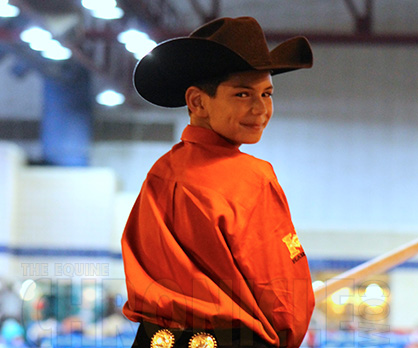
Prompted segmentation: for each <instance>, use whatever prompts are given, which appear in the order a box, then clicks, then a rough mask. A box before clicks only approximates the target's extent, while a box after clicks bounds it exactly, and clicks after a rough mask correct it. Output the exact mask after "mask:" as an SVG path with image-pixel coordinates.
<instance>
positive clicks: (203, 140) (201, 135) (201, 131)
mask: <svg viewBox="0 0 418 348" xmlns="http://www.w3.org/2000/svg"><path fill="white" fill-rule="evenodd" d="M181 140H183V141H184V142H191V143H199V144H207V145H214V146H222V147H226V148H230V149H236V150H238V147H237V146H235V145H234V144H231V143H230V142H229V141H227V140H226V139H225V138H223V137H221V136H220V135H219V134H218V133H216V132H215V131H213V130H211V129H208V128H203V127H198V126H191V125H188V126H187V127H186V128H185V129H184V131H183V134H182V136H181Z"/></svg>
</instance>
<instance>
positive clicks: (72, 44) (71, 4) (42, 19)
mask: <svg viewBox="0 0 418 348" xmlns="http://www.w3.org/2000/svg"><path fill="white" fill-rule="evenodd" d="M9 3H10V4H11V5H15V6H17V7H18V8H19V9H20V11H21V13H20V15H19V16H18V17H15V18H0V57H2V56H5V55H8V54H14V55H16V56H17V57H19V61H20V62H21V64H20V67H19V66H18V67H17V68H16V69H15V73H16V74H24V73H25V71H27V70H28V69H36V70H38V71H39V72H41V73H42V74H45V75H48V76H50V77H54V78H57V79H60V78H65V71H68V67H69V66H71V65H72V64H77V65H81V66H83V67H84V68H86V69H87V70H88V71H90V72H91V73H92V74H93V75H94V76H96V77H99V78H100V79H105V80H106V81H111V82H112V83H114V84H115V86H118V87H117V88H119V89H120V90H122V91H125V94H126V95H127V99H128V101H129V102H130V103H131V104H135V103H139V101H138V98H136V97H134V96H133V91H132V90H133V89H132V82H131V73H132V69H133V66H134V65H135V62H136V60H135V58H134V57H133V56H132V55H131V54H130V53H129V52H127V51H126V50H124V47H123V46H122V45H121V44H120V43H119V42H118V41H117V39H116V38H117V35H118V34H119V33H120V32H122V31H124V30H126V29H128V28H130V27H136V28H138V29H140V30H142V31H144V32H146V33H147V34H148V35H149V36H150V37H151V38H152V39H153V40H155V41H156V42H161V41H163V40H166V39H168V38H171V37H174V36H182V35H187V34H188V33H189V32H190V31H191V30H192V29H194V28H195V27H197V26H198V25H200V24H202V23H204V22H206V21H208V20H210V19H213V18H216V17H220V16H230V17H237V16H245V15H251V16H253V17H255V18H257V19H258V21H259V22H260V23H261V25H262V26H263V28H264V29H265V31H266V36H267V39H268V41H270V42H277V41H281V40H283V39H285V38H288V37H289V36H293V35H300V34H302V35H305V36H306V37H308V38H309V39H310V41H311V42H312V43H314V44H328V45H346V44H361V45H415V46H416V45H417V44H418V1H417V0H118V1H117V5H118V7H120V8H121V9H122V10H123V11H124V16H123V17H121V18H120V19H114V20H103V19H98V18H94V17H92V16H91V15H90V14H89V13H88V11H86V9H85V8H83V6H81V0H10V1H9ZM30 25H37V26H40V27H44V28H46V29H47V30H49V31H50V32H51V33H52V34H53V36H54V38H56V39H57V40H59V41H60V42H61V43H62V44H63V45H64V46H66V47H68V48H70V49H71V51H72V57H71V59H69V60H68V61H65V62H58V63H51V62H50V61H47V60H45V59H44V58H43V57H41V56H40V55H39V54H38V52H35V51H33V50H31V49H29V48H28V47H27V45H25V44H24V43H22V41H21V40H20V39H19V35H20V33H21V32H22V31H23V30H24V29H25V28H26V27H28V26H30Z"/></svg>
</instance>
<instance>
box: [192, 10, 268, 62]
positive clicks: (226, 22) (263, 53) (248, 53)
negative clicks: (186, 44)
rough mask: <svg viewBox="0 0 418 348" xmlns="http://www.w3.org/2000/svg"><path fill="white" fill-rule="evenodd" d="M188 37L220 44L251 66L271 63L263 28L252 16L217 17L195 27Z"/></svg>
mask: <svg viewBox="0 0 418 348" xmlns="http://www.w3.org/2000/svg"><path fill="white" fill-rule="evenodd" d="M190 37H191V38H201V39H206V40H210V41H214V42H216V43H218V44H221V45H223V46H225V47H227V48H229V49H230V50H231V51H234V52H235V53H236V54H238V55H240V56H241V57H242V58H244V59H245V60H246V61H247V62H248V63H249V64H251V65H252V66H253V67H262V66H269V65H270V64H271V58H270V52H269V49H268V46H267V41H266V38H265V36H264V33H263V30H262V28H261V27H260V25H259V24H258V22H257V21H256V20H255V19H254V18H252V17H239V18H221V19H217V20H214V21H212V22H209V23H207V24H205V25H204V26H202V27H200V28H198V29H196V30H195V31H193V32H192V33H191V34H190Z"/></svg>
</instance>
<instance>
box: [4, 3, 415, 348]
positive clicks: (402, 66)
mask: <svg viewBox="0 0 418 348" xmlns="http://www.w3.org/2000/svg"><path fill="white" fill-rule="evenodd" d="M246 15H250V16H253V17H255V18H256V19H257V20H258V21H259V22H260V24H261V25H262V27H263V28H264V30H265V32H266V37H267V39H268V42H269V44H271V45H272V46H273V45H276V44H277V43H279V42H281V41H283V40H285V39H287V38H289V37H291V36H295V35H304V36H306V37H307V38H308V39H309V40H310V41H311V43H312V48H313V51H314V67H313V68H312V69H310V70H300V71H297V72H293V73H291V74H284V75H279V76H277V77H275V78H274V82H275V94H274V102H275V115H274V117H273V119H272V120H271V123H270V125H269V127H268V128H267V130H266V132H265V134H264V136H263V138H262V140H261V141H260V143H258V144H256V145H253V146H242V148H241V149H242V151H244V152H248V153H250V154H253V155H255V156H257V157H260V158H262V159H265V160H267V161H269V162H271V163H272V165H273V166H274V169H275V171H276V174H277V176H278V179H279V182H280V183H281V185H282V187H283V188H284V190H285V192H286V194H287V198H288V201H289V205H290V209H291V212H292V216H293V221H294V224H295V226H296V230H297V231H298V234H299V238H300V240H301V242H302V244H303V246H304V249H305V252H306V254H307V256H308V260H309V263H310V268H311V271H312V277H313V281H314V285H315V286H316V285H318V284H322V282H325V281H327V280H328V279H330V278H332V277H334V276H336V275H338V274H340V273H341V272H343V271H345V270H347V269H350V268H352V267H355V266H357V265H359V264H361V263H362V262H365V261H367V260H370V259H372V258H374V257H376V256H379V255H381V254H383V253H386V252H389V251H391V250H392V249H394V248H397V247H398V246H401V245H403V244H404V243H408V242H409V241H411V240H413V239H415V238H417V236H418V1H416V0H375V1H373V0H257V1H255V0H252V1H250V0H205V1H203V0H175V1H174V0H117V1H116V0H113V1H110V0H100V1H93V0H83V1H80V0H59V1H58V0H14V1H13V0H9V1H8V0H0V264H1V267H0V325H1V326H0V347H25V346H29V347H32V346H43V347H64V346H65V347H77V346H84V347H89V346H92V347H93V346H108V347H113V346H114V347H124V346H126V347H129V346H130V345H131V343H132V339H133V336H134V334H135V332H136V327H137V326H136V324H134V323H130V322H128V321H127V320H126V319H124V317H123V316H122V315H121V308H122V306H123V304H124V302H125V300H126V292H125V283H124V273H123V264H122V260H121V250H120V238H121V234H122V231H123V227H124V224H125V222H126V219H127V216H128V214H129V212H130V209H131V207H132V205H133V202H134V201H135V199H136V196H137V194H138V192H139V190H140V188H141V184H142V181H143V180H144V178H145V176H146V173H147V172H148V170H149V169H150V167H151V165H152V164H153V163H154V162H155V161H156V160H157V159H158V158H159V157H160V156H161V155H162V154H164V153H165V152H166V151H168V150H169V149H170V148H171V147H172V145H173V144H175V143H176V142H178V141H179V138H180V135H181V132H182V130H183V128H184V127H185V126H186V125H187V123H188V117H187V111H186V110H185V109H184V108H180V109H163V108H157V107H153V106H151V105H149V104H147V103H146V102H144V101H143V100H142V99H141V98H140V97H139V96H137V95H135V93H134V90H133V87H132V71H133V68H134V66H135V64H136V62H137V60H138V59H140V58H141V57H142V56H143V55H144V54H145V53H147V52H148V51H149V50H150V49H152V47H154V46H155V45H156V44H157V43H159V42H161V41H163V40H166V39H169V38H171V37H175V36H183V35H188V33H189V32H190V31H191V30H193V29H194V28H196V27H197V26H199V25H201V24H203V23H205V22H206V21H208V20H210V19H213V18H216V17H220V16H230V17H237V16H246ZM417 294H418V258H417V257H415V258H412V259H410V260H408V261H407V262H405V263H403V264H401V265H399V266H397V267H396V268H394V269H392V270H390V271H388V272H386V273H384V274H373V275H371V276H370V277H369V278H368V279H366V280H365V281H363V282H362V283H360V284H357V285H354V283H353V282H350V281H349V280H348V281H347V287H345V288H343V289H341V290H340V291H339V292H337V293H335V294H330V295H332V296H329V297H328V299H327V300H325V301H323V302H320V303H318V304H317V307H316V310H315V313H314V317H313V320H312V323H311V328H310V331H309V333H308V335H307V337H306V339H305V342H304V345H305V346H309V347H314V346H316V347H320V346H328V347H334V346H335V347H337V346H345V347H357V346H379V347H383V346H384V347H413V346H417V345H418V334H417V332H418V299H417Z"/></svg>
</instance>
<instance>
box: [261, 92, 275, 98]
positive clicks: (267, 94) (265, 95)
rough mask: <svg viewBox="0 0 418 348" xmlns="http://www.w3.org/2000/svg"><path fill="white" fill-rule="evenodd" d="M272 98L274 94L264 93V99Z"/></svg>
mask: <svg viewBox="0 0 418 348" xmlns="http://www.w3.org/2000/svg"><path fill="white" fill-rule="evenodd" d="M272 96H273V92H264V93H263V97H267V98H270V97H272Z"/></svg>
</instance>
